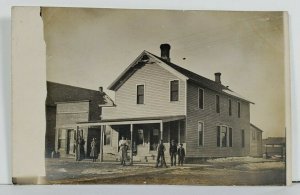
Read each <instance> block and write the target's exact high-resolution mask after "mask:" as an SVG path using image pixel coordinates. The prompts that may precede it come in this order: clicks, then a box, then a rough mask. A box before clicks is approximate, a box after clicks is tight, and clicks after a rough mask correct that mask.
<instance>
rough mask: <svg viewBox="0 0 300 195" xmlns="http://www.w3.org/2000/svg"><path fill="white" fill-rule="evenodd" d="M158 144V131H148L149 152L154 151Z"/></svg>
mask: <svg viewBox="0 0 300 195" xmlns="http://www.w3.org/2000/svg"><path fill="white" fill-rule="evenodd" d="M158 143H159V129H152V130H151V131H150V151H156V149H157V146H158Z"/></svg>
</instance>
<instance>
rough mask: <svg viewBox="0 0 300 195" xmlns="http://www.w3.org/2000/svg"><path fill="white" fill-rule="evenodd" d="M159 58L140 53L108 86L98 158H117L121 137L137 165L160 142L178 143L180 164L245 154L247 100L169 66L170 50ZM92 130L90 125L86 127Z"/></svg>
mask: <svg viewBox="0 0 300 195" xmlns="http://www.w3.org/2000/svg"><path fill="white" fill-rule="evenodd" d="M160 48H161V57H158V56H156V55H154V54H152V53H150V52H148V51H143V52H142V53H141V54H140V55H139V56H138V57H137V58H136V59H135V60H134V61H133V62H132V63H131V64H130V65H129V66H128V67H127V68H126V70H124V71H123V72H122V73H121V74H120V76H119V77H118V78H116V80H115V81H113V83H112V84H111V85H110V86H109V87H108V89H109V90H113V91H115V106H113V107H106V108H103V113H102V120H101V121H100V122H98V123H94V125H100V124H101V125H103V127H104V128H103V155H104V159H105V158H106V157H107V158H108V156H109V155H116V154H117V153H118V141H119V140H120V139H121V137H125V138H126V139H128V141H129V143H131V144H132V151H133V155H134V156H136V158H139V159H140V160H143V159H144V157H145V159H146V157H147V156H155V155H156V147H157V145H158V143H159V140H160V139H162V140H163V142H164V143H165V145H166V146H167V149H168V147H169V145H170V144H169V143H170V141H171V140H175V141H176V142H177V143H183V145H184V147H185V149H186V160H187V161H189V162H191V161H195V162H196V161H198V160H199V159H203V158H212V157H229V156H246V155H249V152H250V103H251V102H250V101H249V100H247V99H246V98H243V97H242V96H240V95H238V94H237V93H235V92H234V91H232V90H231V89H229V88H228V87H226V86H224V85H223V84H222V83H221V73H215V81H213V80H210V79H207V78H205V77H202V76H200V75H198V74H196V73H193V72H191V71H189V70H187V69H185V68H183V67H180V66H178V65H175V64H173V63H172V62H171V61H170V55H169V54H170V49H171V47H170V45H169V44H162V45H161V46H160ZM90 125H93V124H90ZM166 156H168V155H166Z"/></svg>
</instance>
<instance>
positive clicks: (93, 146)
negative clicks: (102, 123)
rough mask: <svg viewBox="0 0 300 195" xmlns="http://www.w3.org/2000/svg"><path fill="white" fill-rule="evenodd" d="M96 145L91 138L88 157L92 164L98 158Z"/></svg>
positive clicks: (94, 139)
mask: <svg viewBox="0 0 300 195" xmlns="http://www.w3.org/2000/svg"><path fill="white" fill-rule="evenodd" d="M96 145H97V143H96V138H93V139H92V142H91V154H90V157H91V158H92V159H93V162H96V159H97V157H98V153H97V147H96Z"/></svg>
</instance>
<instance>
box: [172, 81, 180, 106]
mask: <svg viewBox="0 0 300 195" xmlns="http://www.w3.org/2000/svg"><path fill="white" fill-rule="evenodd" d="M178 94H179V81H178V80H174V81H170V100H171V101H178V96H179V95H178Z"/></svg>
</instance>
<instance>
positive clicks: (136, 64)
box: [108, 51, 254, 104]
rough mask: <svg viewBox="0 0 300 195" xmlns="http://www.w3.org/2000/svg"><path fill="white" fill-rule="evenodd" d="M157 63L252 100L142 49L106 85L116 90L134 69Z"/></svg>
mask: <svg viewBox="0 0 300 195" xmlns="http://www.w3.org/2000/svg"><path fill="white" fill-rule="evenodd" d="M155 62H156V63H157V64H158V65H160V66H162V67H163V68H166V69H169V71H170V69H171V70H172V72H173V73H174V74H176V75H177V76H181V78H183V79H186V80H188V81H191V82H193V83H195V84H197V85H200V86H202V87H204V88H208V89H211V90H213V91H217V92H219V93H223V94H226V95H228V96H232V97H236V98H238V99H241V100H243V101H246V102H248V103H252V104H254V103H253V102H251V101H249V100H247V99H246V98H244V97H242V96H241V95H239V94H237V93H236V92H234V91H232V90H231V89H229V88H228V87H226V86H224V85H222V84H221V83H217V82H215V81H213V80H210V79H208V78H205V77H203V76H201V75H198V74H196V73H194V72H192V71H190V70H187V69H185V68H182V67H181V66H178V65H176V64H173V63H171V62H169V61H167V60H164V59H163V58H161V57H158V56H156V55H154V54H152V53H150V52H148V51H143V52H142V53H141V54H140V55H139V56H138V57H137V58H136V59H135V60H134V61H133V62H132V63H131V64H130V65H129V66H128V67H127V68H126V69H125V70H124V71H123V72H122V73H121V74H120V76H119V77H117V79H116V80H115V81H114V82H113V83H112V84H111V85H110V86H109V87H108V89H110V90H114V91H116V90H117V89H118V88H119V87H120V86H121V85H122V84H123V83H124V82H125V81H126V80H127V79H128V78H130V76H131V75H133V74H134V73H135V71H136V70H138V69H139V68H141V67H142V66H144V65H145V64H146V63H148V64H151V63H155Z"/></svg>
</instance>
